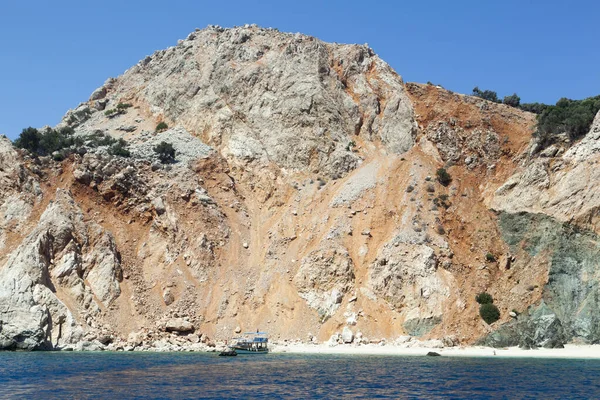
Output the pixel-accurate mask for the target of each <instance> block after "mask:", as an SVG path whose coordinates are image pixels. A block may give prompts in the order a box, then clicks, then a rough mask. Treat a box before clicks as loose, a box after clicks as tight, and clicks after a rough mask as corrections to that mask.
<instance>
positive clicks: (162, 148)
mask: <svg viewBox="0 0 600 400" xmlns="http://www.w3.org/2000/svg"><path fill="white" fill-rule="evenodd" d="M153 150H154V152H155V153H156V154H157V155H158V159H159V160H160V162H161V163H163V164H166V163H170V162H173V161H175V149H174V148H173V145H172V144H171V143H167V142H160V143H159V144H158V145H156V146H155V147H154V149H153Z"/></svg>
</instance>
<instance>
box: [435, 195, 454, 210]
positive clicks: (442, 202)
mask: <svg viewBox="0 0 600 400" xmlns="http://www.w3.org/2000/svg"><path fill="white" fill-rule="evenodd" d="M433 204H434V205H435V206H436V207H440V206H441V207H444V208H445V209H446V210H447V209H448V208H450V203H449V202H448V195H447V194H440V195H439V196H438V197H435V198H434V199H433Z"/></svg>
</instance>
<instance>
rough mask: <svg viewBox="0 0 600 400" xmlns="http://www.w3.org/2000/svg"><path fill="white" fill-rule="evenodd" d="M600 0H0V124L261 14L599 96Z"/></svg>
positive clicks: (50, 112) (411, 66)
mask: <svg viewBox="0 0 600 400" xmlns="http://www.w3.org/2000/svg"><path fill="white" fill-rule="evenodd" d="M599 21H600V1H598V0H596V1H592V0H571V1H566V0H564V1H557V0H519V1H517V0H478V1H471V0H464V1H461V0H454V1H452V0H435V1H434V0H430V1H428V0H413V1H410V2H408V1H401V0H396V1H392V0H380V1H369V0H362V1H354V0H345V1H338V0H329V1H316V0H303V1H287V0H279V1H271V0H268V1H251V0H242V1H238V0H228V1H219V0H213V1H199V0H198V1H191V0H189V1H184V0H170V1H164V0H163V1H158V0H146V1H135V0H119V1H115V0H103V1H87V0H77V1H73V0H29V1H24V0H0V46H1V50H2V52H1V53H0V54H1V57H0V110H1V111H0V133H3V134H6V135H8V136H9V137H10V138H15V137H16V136H17V135H18V134H19V132H20V131H21V129H22V128H24V127H27V126H34V127H41V126H43V125H55V124H56V123H58V122H59V121H60V118H61V117H62V116H63V115H64V113H65V112H66V111H67V110H68V109H69V108H74V107H76V106H77V105H78V104H79V103H80V102H82V101H85V100H87V98H88V97H89V95H90V93H91V92H92V91H93V90H94V89H95V88H97V87H99V86H101V85H102V83H103V82H104V81H105V80H106V78H108V77H110V76H118V75H120V74H121V73H123V72H124V71H125V70H126V69H127V68H129V67H131V66H132V65H134V64H135V63H137V61H139V60H140V59H142V58H144V57H145V56H146V55H148V54H152V53H153V52H154V51H155V50H159V49H163V48H166V47H168V46H172V45H175V44H176V43H177V40H178V39H183V38H185V37H186V36H187V34H188V33H189V32H191V31H193V30H194V28H197V27H198V28H204V27H206V26H207V25H209V24H215V25H221V26H224V27H231V26H235V25H238V26H239V25H243V24H246V23H256V24H258V25H261V26H264V27H276V28H278V29H280V30H281V31H288V32H302V33H306V34H309V35H313V36H317V37H318V38H320V39H322V40H325V41H330V42H339V43H361V44H362V43H368V44H369V45H370V46H371V47H372V48H373V49H374V50H375V51H376V52H377V53H378V54H379V55H380V56H381V57H382V58H383V59H384V60H386V61H387V62H388V63H389V64H390V65H392V67H393V68H395V69H396V71H397V72H398V73H399V74H400V75H402V76H403V78H404V79H405V80H406V81H414V82H427V81H431V82H433V83H436V84H441V85H443V86H444V87H446V88H447V89H450V90H454V91H457V92H460V93H470V92H471V90H472V89H473V87H474V86H479V87H480V88H481V89H491V90H495V91H497V92H498V95H499V96H501V97H503V96H505V95H508V94H512V93H513V92H517V93H518V94H519V95H520V96H521V99H522V101H523V102H535V101H539V102H545V103H555V102H556V101H557V100H558V99H559V98H561V97H569V98H573V99H580V98H584V97H589V96H594V95H599V94H600V51H599V50H598V49H599V48H600V22H599Z"/></svg>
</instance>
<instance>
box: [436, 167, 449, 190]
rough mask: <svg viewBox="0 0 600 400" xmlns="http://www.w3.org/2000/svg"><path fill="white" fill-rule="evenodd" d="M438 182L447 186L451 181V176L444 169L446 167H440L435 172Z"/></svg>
mask: <svg viewBox="0 0 600 400" xmlns="http://www.w3.org/2000/svg"><path fill="white" fill-rule="evenodd" d="M435 175H436V176H437V180H438V182H439V183H440V184H441V185H443V186H448V185H449V184H450V182H452V177H451V176H450V174H449V173H448V171H446V168H440V169H438V170H437V171H436V172H435Z"/></svg>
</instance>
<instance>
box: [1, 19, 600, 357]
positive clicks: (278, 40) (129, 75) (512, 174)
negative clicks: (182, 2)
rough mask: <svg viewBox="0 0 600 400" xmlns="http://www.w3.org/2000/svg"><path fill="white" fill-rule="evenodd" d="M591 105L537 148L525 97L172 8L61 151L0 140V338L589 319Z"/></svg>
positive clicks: (563, 323) (134, 342) (100, 92)
mask: <svg viewBox="0 0 600 400" xmlns="http://www.w3.org/2000/svg"><path fill="white" fill-rule="evenodd" d="M161 122H163V123H164V124H165V125H166V126H167V129H164V130H163V129H161V130H158V131H157V130H156V127H157V125H158V124H159V123H161ZM599 124H600V117H597V118H596V121H595V124H594V125H593V127H592V129H591V131H590V133H589V134H588V135H587V136H586V137H584V138H583V139H582V140H581V141H579V142H578V143H575V144H574V145H573V146H571V147H570V146H568V145H564V146H562V147H561V146H558V145H556V146H553V147H551V148H548V149H545V150H544V151H543V152H541V153H540V152H537V151H534V149H535V148H536V140H535V138H532V132H533V131H534V127H535V117H534V115H533V114H529V113H525V112H522V111H520V110H518V109H515V108H511V107H508V106H506V105H500V104H494V103H490V102H487V101H485V100H481V99H478V98H473V97H469V96H463V95H459V94H455V93H452V92H449V91H446V90H444V89H442V88H440V87H435V86H432V85H419V84H406V83H404V82H403V80H402V79H401V77H400V76H399V75H398V74H396V72H395V71H394V70H393V69H392V68H390V66H389V65H387V64H386V63H385V62H384V61H382V60H381V59H380V58H379V57H377V55H375V53H374V52H373V51H372V50H371V49H370V48H368V47H367V46H359V45H340V44H330V43H324V42H322V41H320V40H318V39H316V38H313V37H309V36H305V35H301V34H287V33H281V32H278V31H277V30H272V29H261V28H258V27H256V26H245V27H239V28H233V29H222V28H220V27H208V28H206V29H204V30H201V31H196V32H193V33H191V34H190V35H189V36H188V37H187V38H186V39H185V40H182V41H179V43H178V44H177V45H176V46H174V47H171V48H169V49H166V50H162V51H158V52H156V53H154V54H153V55H151V56H148V57H146V58H145V59H144V60H142V61H140V62H139V63H138V64H137V65H135V66H134V67H132V68H130V69H129V70H128V71H126V72H125V73H124V74H123V75H122V76H120V77H118V78H111V79H109V80H107V82H106V83H105V84H104V85H103V86H102V87H101V88H99V89H97V90H96V91H94V93H93V94H92V95H91V97H90V99H89V100H88V101H86V102H84V103H82V104H80V105H79V106H78V107H76V108H75V109H73V110H70V111H69V112H67V114H66V115H65V117H64V119H63V121H62V122H61V124H60V125H59V128H60V127H67V126H68V127H71V128H73V129H74V132H75V133H74V135H75V137H77V138H80V142H81V146H80V147H81V148H80V149H79V150H78V151H77V152H74V153H73V154H71V155H70V156H69V157H68V158H67V159H65V160H63V161H53V160H52V159H51V158H50V157H33V156H30V155H28V154H27V153H26V152H24V151H22V150H17V149H15V148H13V146H12V145H11V143H10V142H9V141H8V140H3V141H0V203H1V205H0V213H1V216H2V218H0V258H1V259H0V263H1V264H0V265H1V267H0V347H2V348H6V349H50V348H63V349H64V348H91V349H96V348H104V347H105V346H108V348H121V347H123V346H124V347H126V348H129V349H132V348H140V349H143V348H150V347H155V348H165V349H176V348H180V347H182V346H186V345H189V344H193V345H196V346H197V347H200V346H202V343H205V344H210V342H211V341H212V340H215V339H217V340H219V339H227V338H229V337H231V336H232V335H234V334H235V332H236V331H239V330H240V329H243V330H248V329H256V328H260V329H264V330H267V331H269V332H270V333H271V335H272V337H273V338H274V339H276V340H284V339H288V340H295V339H300V340H307V339H308V340H317V341H325V340H328V339H330V337H331V336H332V335H334V334H336V333H339V332H344V335H342V336H343V337H339V340H344V341H347V339H348V338H349V340H350V341H352V340H357V341H369V340H381V339H388V340H395V339H397V338H398V337H403V336H404V335H410V336H413V337H417V338H421V339H442V340H443V343H446V344H448V345H451V344H458V343H464V344H468V343H473V342H475V341H478V340H479V341H481V342H485V343H490V344H493V345H502V346H504V345H512V344H521V345H524V346H537V345H552V346H558V345H560V344H562V343H564V342H566V341H573V340H575V341H578V340H580V341H584V342H597V341H598V339H599V336H598V335H599V334H600V333H599V331H598V328H597V327H598V324H597V313H596V309H597V302H598V279H599V276H598V272H597V271H598V259H599V258H598V253H599V249H600V248H599V246H598V238H597V234H598V233H599V230H600V225H599V223H598V205H599V199H600V197H599V196H598V193H597V191H596V190H595V187H594V185H595V183H596V182H597V181H598V178H599V177H598V176H596V175H597V168H595V164H596V163H597V162H598V159H600V153H598V133H599V132H600V128H599V126H600V125H599ZM99 135H100V136H99ZM103 135H108V136H110V137H114V138H123V139H125V140H126V141H127V143H128V144H129V149H130V151H131V156H130V157H121V156H117V155H111V154H110V153H109V151H108V147H107V146H106V145H103V144H102V143H101V142H100V143H99V142H98V138H99V137H103ZM162 141H165V142H168V143H171V144H172V145H173V147H174V148H175V150H176V157H175V162H174V163H170V164H161V163H160V162H159V160H158V158H157V155H156V153H155V152H154V151H153V147H154V146H155V145H156V144H158V143H160V142H162ZM92 143H95V145H93V146H92ZM440 167H445V168H446V169H447V171H448V172H449V174H450V176H451V181H450V182H449V183H447V182H444V184H441V183H440V182H438V180H437V179H436V171H437V170H438V169H439V168H440ZM490 255H491V256H492V257H490ZM484 291H487V292H488V293H490V294H491V295H492V296H493V298H494V303H495V304H496V305H497V306H498V307H499V309H500V312H501V317H500V320H499V321H498V322H495V323H493V324H492V325H488V324H486V323H485V322H484V321H483V320H482V319H481V318H480V317H479V308H478V304H477V303H476V302H475V295H476V294H477V293H480V292H484ZM349 331H350V333H348V332H349ZM353 334H357V335H356V336H354V335H353ZM336 338H337V336H334V340H337V339H336ZM355 338H356V339H355ZM111 346H112V347H111ZM119 346H121V347H119Z"/></svg>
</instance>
